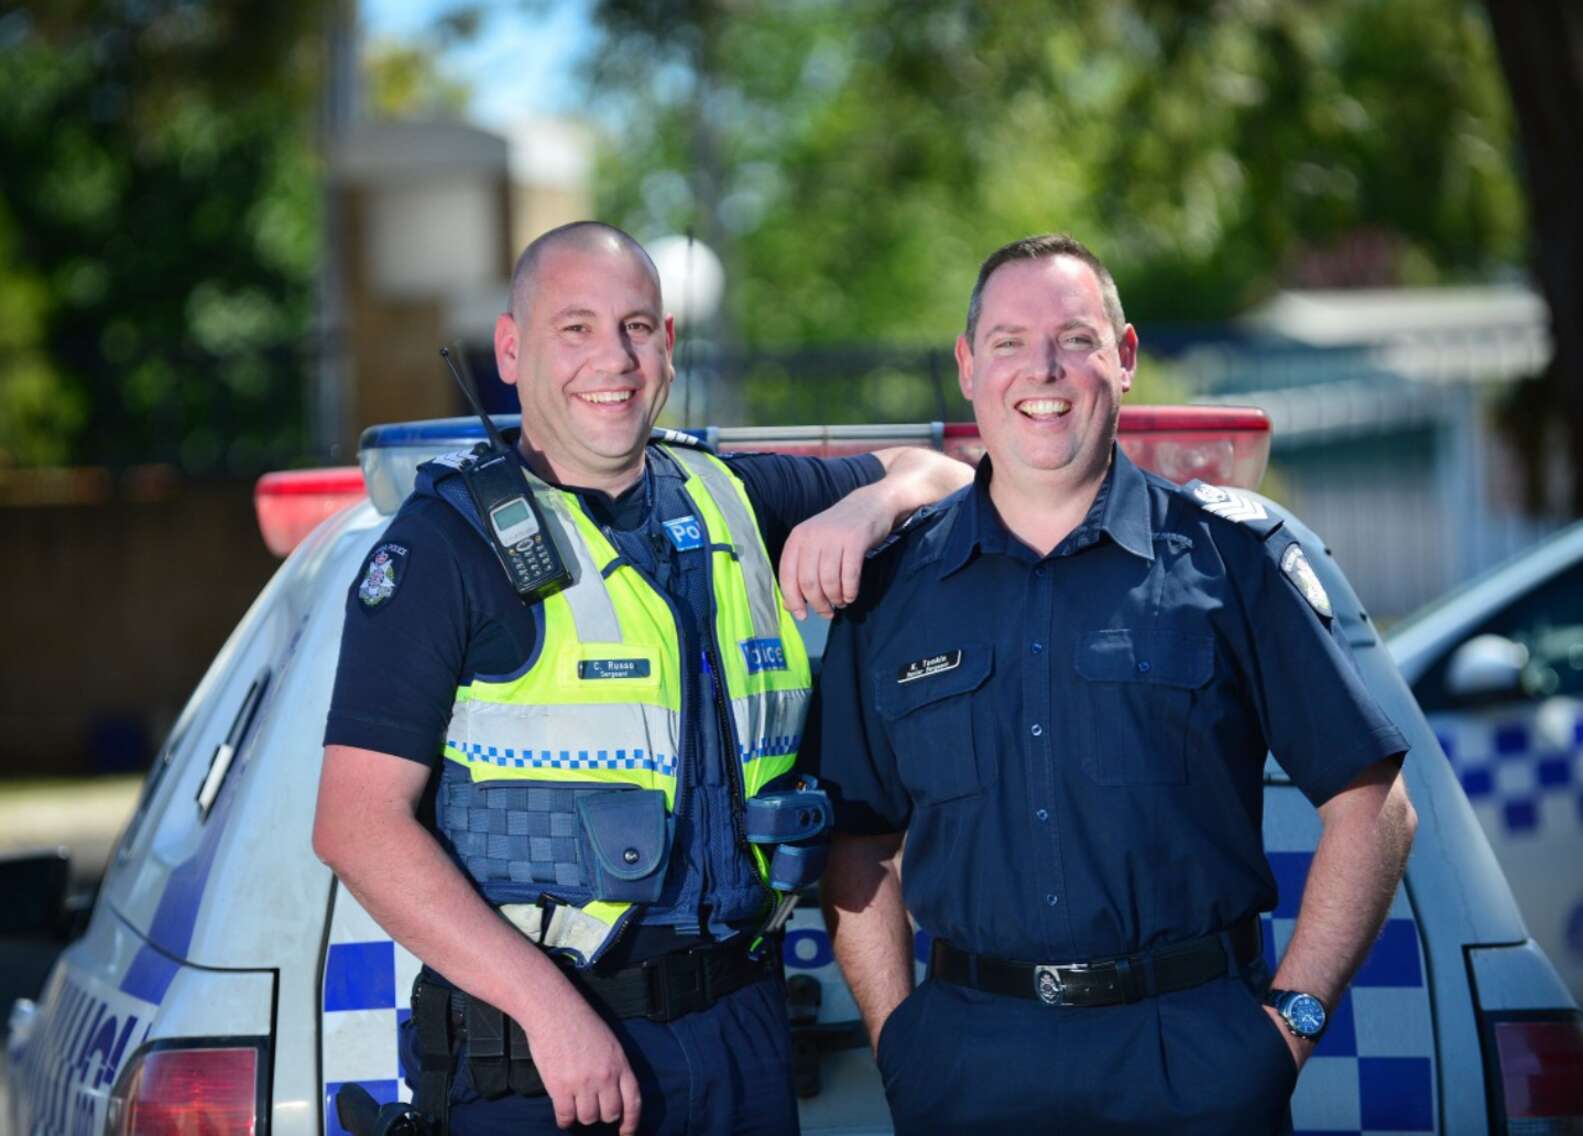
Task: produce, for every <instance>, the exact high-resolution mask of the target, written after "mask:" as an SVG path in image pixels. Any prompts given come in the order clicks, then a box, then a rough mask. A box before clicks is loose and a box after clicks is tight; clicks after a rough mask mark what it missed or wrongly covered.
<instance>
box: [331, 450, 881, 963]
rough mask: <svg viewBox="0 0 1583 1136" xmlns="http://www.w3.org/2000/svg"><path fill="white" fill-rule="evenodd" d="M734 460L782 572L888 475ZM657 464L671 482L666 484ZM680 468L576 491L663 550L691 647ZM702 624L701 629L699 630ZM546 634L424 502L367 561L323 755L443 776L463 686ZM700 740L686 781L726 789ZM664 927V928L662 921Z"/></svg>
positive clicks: (729, 917) (401, 518)
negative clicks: (669, 541)
mask: <svg viewBox="0 0 1583 1136" xmlns="http://www.w3.org/2000/svg"><path fill="white" fill-rule="evenodd" d="M723 456H724V459H725V461H726V462H727V464H728V465H729V466H730V468H731V469H732V471H733V472H734V473H735V474H736V475H737V476H738V478H740V479H741V481H742V483H743V486H744V488H745V489H746V491H747V495H748V498H749V500H750V501H751V502H752V504H753V508H754V513H755V516H756V517H757V519H758V523H759V528H760V531H761V534H762V535H763V537H764V541H765V546H766V548H767V550H768V552H769V554H770V557H771V563H776V562H778V560H779V558H780V553H781V550H782V547H783V546H784V544H785V541H786V538H787V536H788V535H789V534H790V532H791V530H792V529H793V528H794V527H795V526H796V525H798V524H799V523H801V522H802V521H803V520H804V519H806V518H807V517H810V516H812V515H814V514H815V513H818V512H820V511H822V510H823V509H825V508H827V507H829V506H830V505H831V504H833V503H835V502H836V501H838V500H840V499H841V498H842V497H844V496H845V495H846V494H847V493H849V492H851V491H852V490H854V489H856V488H859V487H860V486H863V485H866V484H868V483H870V482H872V481H875V480H877V479H878V478H879V477H880V476H882V475H883V473H884V468H883V466H882V465H881V464H880V462H879V461H878V459H876V458H874V457H873V456H871V455H862V456H859V457H854V458H839V459H831V460H821V459H813V458H797V457H788V456H785V455H776V454H732V455H723ZM657 464H663V466H664V468H665V469H666V470H667V471H668V472H666V473H665V474H663V475H661V474H657V473H656V472H655V468H656V465H657ZM672 466H673V463H671V461H670V459H669V458H660V459H655V458H653V457H652V455H651V460H650V461H649V463H648V469H647V470H646V472H645V476H644V479H643V480H642V481H640V482H639V484H638V485H636V486H634V487H633V488H632V489H631V490H630V491H628V492H627V493H624V494H622V495H621V496H620V497H617V498H615V499H612V498H610V497H609V496H608V495H606V494H604V493H601V492H598V491H597V490H582V489H575V488H574V487H567V488H572V489H573V492H575V493H576V495H577V497H578V499H579V502H580V503H581V505H582V507H583V508H584V509H585V510H586V511H587V512H588V514H589V516H590V517H591V518H592V519H593V520H594V522H595V523H597V524H599V525H601V526H602V527H604V528H606V530H607V531H608V532H610V533H611V534H612V535H613V536H615V535H621V536H622V538H623V539H625V540H626V542H627V544H628V546H629V547H630V546H632V545H633V542H634V541H636V544H637V549H638V550H641V549H642V546H643V544H644V542H645V541H647V542H649V543H651V544H652V545H654V546H655V550H654V551H652V552H651V553H647V554H645V555H644V556H643V557H640V558H636V559H634V563H635V565H636V566H638V567H639V570H640V571H643V570H644V568H643V566H642V565H641V564H639V563H638V560H639V559H641V560H647V561H652V564H651V565H650V568H651V570H652V571H653V575H652V577H651V578H652V579H653V580H654V582H655V586H656V587H659V588H660V589H661V590H663V591H666V592H667V594H668V595H670V597H671V600H672V607H673V610H675V611H676V612H677V613H678V617H679V618H681V619H683V620H686V621H687V625H686V626H685V627H682V628H681V629H680V630H681V632H682V634H681V636H680V640H681V642H683V643H694V644H696V643H700V642H701V641H702V640H701V638H700V637H701V636H703V635H706V634H707V633H708V630H709V628H708V626H707V621H708V620H709V619H710V618H712V616H711V615H710V614H709V613H707V612H698V611H696V610H695V609H696V606H697V605H696V604H695V603H693V602H690V600H689V598H688V597H689V596H690V593H689V592H688V591H687V585H686V584H685V582H684V577H685V576H686V575H687V573H690V572H696V571H698V569H697V568H696V566H694V567H691V568H687V569H685V570H683V569H680V568H676V570H675V571H672V570H671V569H672V568H673V567H675V566H676V561H675V560H673V559H672V558H671V554H670V553H669V552H666V551H663V549H664V548H665V547H666V545H665V538H664V537H663V536H662V535H661V531H662V526H661V525H659V524H657V523H654V518H652V517H651V516H650V513H651V512H653V510H654V508H655V506H654V502H655V500H656V496H655V491H654V486H653V485H652V484H651V482H652V481H653V479H655V478H656V477H659V476H666V477H671V478H678V477H679V474H678V473H677V472H676V471H675V470H674V469H673V468H672ZM692 598H696V597H692ZM700 620H701V621H703V624H704V625H703V626H699V625H698V624H699V622H700ZM543 635H544V628H543V611H542V608H541V607H540V606H539V605H537V604H524V603H523V602H522V600H521V599H520V598H519V597H518V596H517V594H516V592H515V591H514V590H513V589H512V587H511V584H510V582H509V581H508V580H507V578H506V575H505V572H504V570H503V569H502V568H501V566H500V563H499V562H498V561H497V560H496V559H495V556H494V553H493V552H492V550H491V549H490V548H489V547H488V546H487V545H486V544H485V543H484V540H483V538H482V537H481V536H480V535H479V534H478V533H477V532H476V531H475V530H474V529H473V528H472V527H471V525H470V524H469V523H468V521H467V520H466V519H464V518H463V517H462V516H461V515H460V514H458V513H457V512H456V511H455V510H454V509H453V508H452V507H451V506H450V505H449V504H447V503H446V502H444V501H443V500H441V499H439V498H437V497H432V496H425V495H414V496H412V497H410V498H408V500H407V501H406V502H405V503H404V504H403V505H402V507H401V510H400V511H399V512H398V513H397V515H396V517H395V519H394V520H392V521H391V524H390V526H389V528H388V529H387V530H386V531H385V532H384V534H383V535H382V536H381V538H380V540H379V542H378V543H377V544H376V545H375V546H374V549H373V550H372V551H371V552H370V553H369V556H368V558H367V559H366V560H365V561H364V564H363V567H362V568H361V569H360V571H359V574H358V578H357V580H355V581H354V582H353V583H352V586H351V589H350V591H349V593H348V596H347V605H346V624H345V629H344V631H343V632H342V639H341V655H340V663H339V666H338V668H337V671H336V677H335V688H334V692H333V694H332V696H331V701H330V713H329V718H328V721H327V723H326V726H325V744H326V745H347V746H355V747H358V748H361V749H369V750H374V751H376V752H379V753H386V754H392V755H394V756H396V757H401V758H406V759H408V760H411V761H415V762H419V763H421V764H424V765H427V766H429V767H430V768H431V769H433V770H435V771H436V774H437V772H438V769H439V767H440V764H441V762H442V760H443V758H442V749H443V745H444V740H445V730H446V726H447V724H448V723H449V721H450V717H451V712H452V706H453V704H454V702H455V698H456V691H457V688H458V687H459V686H461V685H464V684H466V683H469V682H471V681H472V679H473V678H474V677H475V676H499V675H506V674H517V673H522V672H523V671H525V670H526V669H527V668H528V667H530V666H532V665H533V662H534V661H535V659H536V658H537V655H538V650H539V647H540V644H541V643H542V641H543ZM683 669H684V671H685V672H686V673H687V674H688V675H689V681H692V682H694V683H695V684H697V688H698V695H697V698H696V699H695V704H696V705H698V706H700V707H706V706H709V705H711V696H710V695H709V694H708V692H707V691H708V687H707V684H708V683H709V681H710V680H709V678H708V676H707V675H706V674H704V673H703V672H702V670H701V669H700V668H699V667H697V666H690V665H689V664H688V663H686V662H684V666H683ZM689 730H690V734H689V736H690V737H693V738H694V739H696V740H695V741H694V742H693V743H691V744H690V745H689V757H688V758H687V760H688V762H689V768H688V770H687V773H686V776H687V777H689V778H690V779H692V783H693V784H705V785H708V786H711V787H712V788H714V789H720V787H722V786H728V785H729V784H730V782H729V779H728V772H727V766H726V765H725V757H724V751H723V748H722V746H723V744H724V743H723V740H722V738H721V734H720V730H719V729H718V728H717V727H716V724H715V722H714V721H713V719H712V718H711V717H710V716H709V715H707V714H704V715H701V716H699V717H698V718H696V719H695V721H694V722H693V723H692V725H691V726H690V727H689ZM437 783H438V777H437V775H436V776H434V777H431V780H430V786H429V789H430V791H429V795H428V796H427V797H426V799H425V801H424V802H423V805H422V807H420V810H419V813H418V815H419V818H420V820H422V821H423V822H424V823H425V824H427V825H429V826H430V827H431V828H432V827H433V825H434V818H433V815H432V795H433V791H434V787H435V786H436V784H437ZM720 791H724V790H723V789H721V790H720ZM706 839H709V837H708V830H707V828H706V826H704V821H703V820H702V818H700V817H698V816H694V815H689V816H688V817H687V818H686V821H685V823H683V824H681V825H680V826H679V829H678V836H677V840H678V843H679V844H682V845H685V846H686V848H693V847H694V846H695V844H696V842H697V841H699V840H706ZM685 851H686V850H685V849H683V851H682V852H679V853H678V854H676V855H673V857H672V865H671V871H670V873H669V875H668V878H667V884H666V888H667V891H666V894H667V896H671V897H674V896H677V895H680V894H681V893H682V892H683V891H684V890H685V889H686V887H687V885H688V881H686V880H684V879H683V878H682V875H683V871H684V868H683V865H684V864H685V863H686V862H687V860H688V856H687V855H686V854H685ZM699 855H703V853H699ZM733 868H734V870H735V871H736V874H737V875H738V876H742V875H743V873H746V874H747V876H748V877H749V878H750V877H751V872H752V870H751V866H748V867H743V866H742V864H740V863H733ZM695 882H696V881H695ZM713 882H714V883H716V884H718V883H720V881H719V880H716V881H713ZM697 886H698V887H705V888H707V886H709V885H708V883H707V882H705V883H697ZM712 898H713V895H712V893H710V892H708V891H707V890H705V892H704V896H703V899H704V903H705V904H710V902H711V899H712ZM662 906H663V905H662ZM711 913H712V914H711ZM650 914H651V913H648V912H646V913H645V917H644V919H643V920H642V922H644V923H645V924H647V923H648V922H650V919H649V916H650ZM698 914H700V912H694V911H691V910H690V909H689V910H688V911H687V912H686V913H684V914H683V915H682V916H681V926H679V927H677V929H676V930H677V934H679V935H680V938H679V939H673V938H671V937H668V936H669V935H670V931H671V929H670V928H669V927H656V928H653V930H654V932H655V933H654V934H649V931H650V928H648V927H647V926H645V927H642V928H640V929H639V930H638V931H637V932H635V933H632V934H628V935H626V936H624V937H623V939H622V941H621V942H620V943H619V944H618V945H617V948H616V949H615V950H613V951H612V952H611V956H610V959H611V960H612V965H617V964H620V963H621V962H623V961H637V960H638V959H640V958H642V957H647V956H648V955H650V954H654V953H664V952H665V951H667V950H670V949H675V943H678V942H679V943H682V944H683V945H685V944H686V943H690V942H695V941H698V938H699V934H700V932H699V931H698V930H697V929H696V928H693V927H692V924H691V920H692V918H693V917H694V916H696V915H698ZM703 914H711V918H712V915H713V914H718V915H719V917H720V920H724V921H725V922H724V923H722V924H720V925H718V926H717V925H716V921H711V923H710V929H709V931H707V932H704V933H703V936H704V937H724V936H725V935H727V934H729V933H731V931H732V930H733V929H736V930H740V929H741V928H740V926H739V924H738V922H737V921H736V920H737V916H736V915H735V914H733V913H731V912H729V911H725V912H722V911H721V910H720V908H719V905H718V904H713V905H712V906H710V907H709V911H708V912H703ZM654 918H655V920H657V921H660V920H662V916H659V915H656V916H654ZM690 928H691V929H690Z"/></svg>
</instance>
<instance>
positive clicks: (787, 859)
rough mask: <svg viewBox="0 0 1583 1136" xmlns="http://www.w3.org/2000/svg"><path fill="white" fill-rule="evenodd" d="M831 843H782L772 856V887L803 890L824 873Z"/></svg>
mask: <svg viewBox="0 0 1583 1136" xmlns="http://www.w3.org/2000/svg"><path fill="white" fill-rule="evenodd" d="M829 858H830V845H829V844H828V843H826V842H825V841H823V840H815V841H810V842H809V843H807V844H782V845H779V846H778V847H777V848H776V849H775V855H774V856H772V857H770V887H772V888H774V889H775V890H776V891H801V890H802V889H803V888H805V887H809V886H810V885H812V884H814V883H816V882H818V879H819V877H820V876H822V875H824V866H825V861H827V860H828V859H829Z"/></svg>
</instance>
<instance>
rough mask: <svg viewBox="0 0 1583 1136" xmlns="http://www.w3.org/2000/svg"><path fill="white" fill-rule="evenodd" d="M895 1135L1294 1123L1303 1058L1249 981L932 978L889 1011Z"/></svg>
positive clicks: (1252, 1127) (1219, 1134) (1216, 1133)
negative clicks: (959, 981)
mask: <svg viewBox="0 0 1583 1136" xmlns="http://www.w3.org/2000/svg"><path fill="white" fill-rule="evenodd" d="M879 1068H880V1072H881V1074H882V1075H883V1077H884V1081H885V1095H886V1097H887V1098H888V1100H889V1103H890V1109H891V1115H892V1117H893V1118H894V1120H895V1123H896V1132H897V1134H898V1136H910V1134H912V1133H944V1132H972V1133H984V1132H1073V1133H1076V1132H1081V1133H1084V1134H1085V1136H1110V1134H1115V1136H1120V1134H1123V1133H1126V1134H1133V1133H1152V1132H1170V1133H1172V1134H1173V1136H1187V1134H1203V1136H1224V1134H1226V1133H1239V1134H1242V1133H1247V1134H1260V1133H1289V1132H1290V1131H1291V1108H1290V1099H1291V1094H1292V1088H1293V1086H1294V1085H1295V1084H1296V1082H1297V1066H1296V1063H1295V1062H1293V1060H1292V1056H1291V1052H1290V1051H1289V1050H1288V1049H1287V1047H1286V1041H1285V1039H1284V1038H1283V1037H1282V1036H1281V1034H1280V1032H1279V1028H1278V1027H1277V1026H1276V1025H1275V1023H1273V1022H1272V1021H1271V1020H1270V1019H1269V1017H1268V1015H1266V1014H1265V1012H1264V1010H1263V1008H1262V1006H1261V1005H1260V1002H1259V998H1258V996H1257V995H1256V994H1255V993H1254V991H1253V986H1252V984H1251V983H1250V982H1249V981H1247V980H1245V979H1243V978H1237V977H1227V978H1220V979H1216V980H1214V981H1212V982H1208V983H1205V984H1204V985H1202V986H1197V987H1194V988H1192V989H1190V990H1180V991H1176V992H1174V993H1170V994H1163V995H1159V996H1157V997H1153V998H1145V999H1143V1000H1142V1001H1139V1002H1135V1003H1133V1004H1132V1005H1120V1006H1092V1007H1069V1006H1046V1005H1044V1004H1042V1003H1040V1002H1034V1001H1024V1000H1022V999H1018V998H1010V997H1006V996H1004V995H998V994H986V993H983V992H981V991H977V990H971V989H967V988H965V987H961V986H953V985H950V984H948V983H944V982H938V981H935V980H933V979H931V980H929V981H926V982H924V983H923V984H922V985H920V986H919V987H918V988H917V989H916V990H915V991H914V992H913V993H912V995H911V996H910V997H908V998H907V1000H906V1001H904V1002H903V1003H902V1004H901V1005H900V1006H898V1007H897V1008H896V1011H895V1013H893V1014H892V1015H891V1017H890V1018H889V1019H888V1020H887V1021H886V1022H885V1027H884V1029H883V1030H881V1032H880V1038H879Z"/></svg>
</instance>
